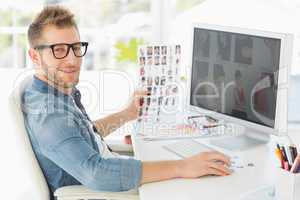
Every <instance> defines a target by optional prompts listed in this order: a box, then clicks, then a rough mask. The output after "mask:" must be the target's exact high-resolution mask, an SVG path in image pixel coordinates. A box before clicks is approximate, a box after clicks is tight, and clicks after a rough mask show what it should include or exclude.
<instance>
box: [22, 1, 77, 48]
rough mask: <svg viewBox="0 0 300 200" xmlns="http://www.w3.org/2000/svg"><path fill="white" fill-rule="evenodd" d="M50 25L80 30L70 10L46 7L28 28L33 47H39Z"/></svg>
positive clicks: (30, 42)
mask: <svg viewBox="0 0 300 200" xmlns="http://www.w3.org/2000/svg"><path fill="white" fill-rule="evenodd" d="M48 25H53V26H56V27H57V28H66V27H72V26H73V27H75V28H76V29H77V30H78V28H77V24H76V22H75V20H74V15H73V13H71V12H70V11H69V10H68V9H66V8H63V7H61V6H57V5H55V6H46V7H44V9H43V10H42V11H41V12H40V13H39V14H38V15H37V16H36V17H35V19H34V20H33V22H32V23H31V24H30V26H29V28H28V32H27V36H28V41H29V44H30V46H31V47H34V46H35V45H37V43H38V41H39V39H41V37H42V33H43V30H44V29H45V27H46V26H48Z"/></svg>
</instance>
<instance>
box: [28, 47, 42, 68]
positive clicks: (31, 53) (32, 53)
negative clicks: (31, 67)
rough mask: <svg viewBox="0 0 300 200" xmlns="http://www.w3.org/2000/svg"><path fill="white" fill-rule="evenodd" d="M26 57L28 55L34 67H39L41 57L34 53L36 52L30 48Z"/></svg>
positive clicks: (36, 52)
mask: <svg viewBox="0 0 300 200" xmlns="http://www.w3.org/2000/svg"><path fill="white" fill-rule="evenodd" d="M28 55H29V57H30V59H31V61H32V62H33V63H34V64H35V65H37V66H40V64H41V56H40V54H39V52H38V51H36V50H35V49H33V48H30V49H29V50H28Z"/></svg>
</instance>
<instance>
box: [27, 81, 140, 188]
mask: <svg viewBox="0 0 300 200" xmlns="http://www.w3.org/2000/svg"><path fill="white" fill-rule="evenodd" d="M22 110H23V114H24V120H25V122H24V123H25V127H26V129H27V133H28V135H29V138H30V141H31V144H32V147H33V150H34V153H35V155H36V157H37V159H38V161H39V164H40V166H41V168H42V171H43V173H44V175H45V177H46V179H47V183H48V185H49V187H50V190H51V192H52V193H53V192H54V191H55V190H56V189H57V188H59V187H62V186H68V185H81V184H82V185H85V186H87V187H88V188H90V189H94V190H99V191H125V190H129V189H133V188H137V187H138V185H139V183H140V179H141V161H138V160H135V159H131V158H128V159H126V158H104V157H103V156H101V153H100V151H99V148H98V144H97V142H96V139H95V135H94V134H95V132H94V130H93V128H91V126H90V122H89V121H88V119H87V117H86V116H85V115H84V114H83V113H82V112H80V110H79V109H78V108H77V107H76V105H75V103H74V100H73V98H72V96H71V95H66V94H64V93H62V92H60V91H58V90H57V89H56V88H54V87H52V86H50V85H48V84H47V83H46V82H44V81H42V80H40V79H38V78H37V77H35V76H34V77H33V79H32V81H31V82H29V84H28V85H27V86H26V87H25V89H24V92H23V95H22ZM100 145H101V144H100Z"/></svg>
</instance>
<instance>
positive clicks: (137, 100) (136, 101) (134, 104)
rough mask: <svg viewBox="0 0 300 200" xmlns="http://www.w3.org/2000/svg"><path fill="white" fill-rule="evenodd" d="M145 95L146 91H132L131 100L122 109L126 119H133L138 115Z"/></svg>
mask: <svg viewBox="0 0 300 200" xmlns="http://www.w3.org/2000/svg"><path fill="white" fill-rule="evenodd" d="M146 95H147V91H142V90H137V91H135V92H134V93H133V96H132V98H131V102H130V103H129V105H128V107H127V108H126V109H125V110H124V111H123V114H124V116H125V117H126V119H127V120H128V121H131V120H134V119H136V118H137V117H138V116H139V109H140V107H141V106H142V104H143V97H145V96H146Z"/></svg>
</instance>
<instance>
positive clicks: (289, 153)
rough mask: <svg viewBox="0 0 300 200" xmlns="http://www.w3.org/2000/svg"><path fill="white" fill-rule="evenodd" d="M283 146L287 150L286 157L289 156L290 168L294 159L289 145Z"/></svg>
mask: <svg viewBox="0 0 300 200" xmlns="http://www.w3.org/2000/svg"><path fill="white" fill-rule="evenodd" d="M283 148H284V150H285V153H286V157H287V162H288V163H289V168H290V167H291V166H292V164H293V159H292V154H291V151H290V148H289V146H287V145H286V146H284V147H283Z"/></svg>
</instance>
